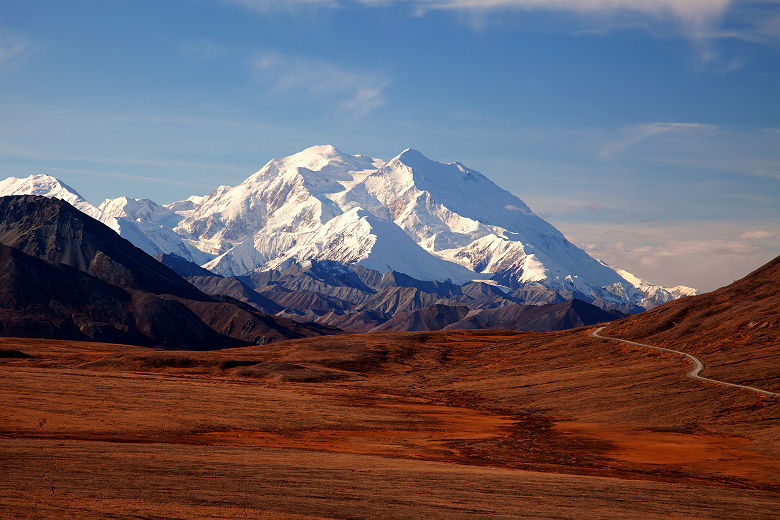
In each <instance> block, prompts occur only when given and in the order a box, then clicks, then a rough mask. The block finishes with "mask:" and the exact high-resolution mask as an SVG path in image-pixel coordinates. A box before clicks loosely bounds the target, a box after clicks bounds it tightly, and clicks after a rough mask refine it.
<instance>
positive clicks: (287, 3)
mask: <svg viewBox="0 0 780 520" xmlns="http://www.w3.org/2000/svg"><path fill="white" fill-rule="evenodd" d="M225 1H226V2H228V3H230V4H236V5H239V6H242V7H246V8H248V9H252V10H253V11H260V12H273V11H293V10H295V9H298V8H300V7H330V8H335V7H339V6H340V5H341V4H340V3H339V2H338V1H337V0H225Z"/></svg>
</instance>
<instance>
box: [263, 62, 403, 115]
mask: <svg viewBox="0 0 780 520" xmlns="http://www.w3.org/2000/svg"><path fill="white" fill-rule="evenodd" d="M253 71H254V74H255V77H256V78H257V79H258V80H259V81H261V82H262V83H263V84H265V85H268V86H269V89H270V91H271V92H275V93H278V94H281V93H298V94H303V95H305V96H307V97H309V98H312V99H318V100H324V101H332V100H335V102H336V103H338V104H339V106H340V108H341V109H342V110H344V111H346V112H348V113H350V114H352V115H353V116H355V117H362V116H365V115H367V114H369V113H371V112H373V111H374V110H376V109H377V108H379V107H381V106H382V105H384V104H385V103H386V100H385V97H384V90H385V88H387V86H388V85H389V84H390V80H389V79H388V78H387V76H385V75H384V74H382V73H378V72H369V71H359V70H350V69H347V68H344V67H343V66H342V65H339V64H337V63H331V62H328V61H323V60H318V59H312V58H306V57H301V56H289V55H285V54H280V53H277V52H268V53H264V54H262V55H260V56H259V57H258V58H257V59H255V60H254V63H253Z"/></svg>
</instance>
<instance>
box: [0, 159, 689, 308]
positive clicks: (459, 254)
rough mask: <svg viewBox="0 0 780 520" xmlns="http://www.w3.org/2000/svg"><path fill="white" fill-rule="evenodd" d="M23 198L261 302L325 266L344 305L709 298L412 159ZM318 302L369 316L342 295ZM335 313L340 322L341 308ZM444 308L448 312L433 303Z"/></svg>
mask: <svg viewBox="0 0 780 520" xmlns="http://www.w3.org/2000/svg"><path fill="white" fill-rule="evenodd" d="M21 194H33V195H42V196H47V197H55V198H59V199H63V200H65V201H67V202H69V203H70V204H72V205H73V206H74V207H76V208H77V209H79V210H80V211H82V212H84V213H86V214H87V215H89V216H91V217H94V218H96V219H98V220H100V221H101V222H103V223H104V224H105V225H107V226H108V227H109V228H111V229H113V230H114V231H115V232H117V233H118V234H119V235H120V236H121V237H123V238H126V239H127V240H129V241H130V242H132V243H133V244H134V245H135V246H137V247H138V248H140V249H142V250H143V251H145V252H146V253H148V254H150V255H160V254H165V255H170V254H173V255H176V256H177V257H180V258H181V259H184V260H186V261H188V262H191V263H193V264H196V266H199V267H201V268H202V269H205V270H206V271H207V272H208V273H209V274H206V271H204V272H201V275H202V276H213V275H219V276H222V277H241V278H244V279H245V280H244V281H245V282H246V279H252V280H254V281H253V282H252V283H250V284H249V285H250V286H251V289H253V290H254V289H257V288H258V287H259V286H261V285H262V284H259V282H258V280H262V279H268V280H272V279H274V278H277V279H280V278H281V279H289V278H290V276H289V275H290V272H289V271H288V270H289V269H292V270H293V271H295V270H298V271H300V270H301V269H304V270H305V269H310V267H306V266H311V265H317V266H320V267H322V266H328V270H329V272H331V273H333V272H336V271H338V272H340V273H341V274H340V275H339V276H340V277H341V278H342V279H344V280H347V279H349V280H350V281H349V282H348V283H346V284H345V285H344V287H346V288H348V289H347V290H345V291H346V292H345V291H341V292H342V293H344V294H346V293H349V292H350V291H351V290H352V289H357V290H363V291H364V292H365V289H366V288H368V289H370V290H371V291H374V290H375V288H373V287H371V284H370V283H366V280H361V273H363V274H365V273H378V275H377V274H372V275H371V276H373V277H374V278H376V277H377V276H379V277H380V278H381V277H382V276H383V275H384V274H386V273H394V274H393V275H392V276H394V277H395V278H398V279H400V278H403V277H407V278H410V279H413V280H416V281H417V282H416V283H418V282H419V283H418V285H419V284H420V283H423V282H426V283H438V284H440V285H441V284H444V286H458V287H463V288H465V289H462V290H461V293H464V292H465V293H468V292H479V293H486V294H490V295H491V298H493V297H496V298H497V301H501V300H507V301H508V302H510V303H513V304H515V303H517V304H523V303H530V304H551V303H561V302H562V301H564V300H571V299H573V298H577V299H580V300H583V301H586V302H589V303H591V304H595V305H597V306H599V307H601V308H603V309H607V310H620V311H622V312H636V311H639V310H644V309H648V308H652V307H654V306H656V305H659V304H661V303H664V302H667V301H670V300H672V299H675V298H678V297H680V296H685V295H692V294H695V290H694V289H691V288H689V287H684V286H678V287H672V288H665V287H662V286H659V285H655V284H651V283H649V282H646V281H644V280H641V279H639V278H637V277H635V276H633V275H632V274H630V273H628V272H626V271H624V270H621V269H616V268H613V267H611V266H609V265H607V264H605V263H604V262H602V261H600V260H597V259H594V258H592V257H591V256H589V255H588V254H587V253H586V252H585V251H583V250H582V249H580V248H578V247H576V246H575V245H573V244H572V243H571V242H569V241H568V240H567V239H566V238H565V237H564V236H563V234H562V233H560V232H559V231H558V230H557V229H555V227H553V226H552V225H551V224H549V223H548V222H546V221H545V220H543V219H542V218H540V217H539V216H538V215H536V214H535V213H534V212H533V211H531V209H530V208H529V207H528V206H527V205H526V204H525V203H524V202H523V201H522V200H520V199H519V198H518V197H516V196H514V195H513V194H511V193H509V192H508V191H506V190H504V189H502V188H500V187H498V186H497V185H496V184H494V183H493V182H492V181H490V180H489V179H488V178H487V177H485V176H484V175H482V174H481V173H479V172H477V171H475V170H472V169H469V168H467V167H465V166H464V165H462V164H460V163H457V162H454V163H440V162H436V161H432V160H430V159H428V158H426V157H425V156H423V155H422V154H421V153H419V152H417V151H415V150H412V149H407V150H405V151H403V152H402V153H401V154H399V155H398V156H396V157H394V158H393V159H391V160H389V161H387V162H385V161H382V160H379V159H373V158H369V157H366V156H363V155H348V154H344V153H342V152H340V151H338V150H337V149H335V148H334V147H332V146H314V147H311V148H308V149H306V150H303V151H302V152H299V153H297V154H294V155H291V156H289V157H285V158H281V159H273V160H271V161H270V162H268V163H267V164H266V165H265V166H263V168H261V169H260V170H259V171H258V172H256V173H255V174H253V175H251V176H250V177H249V178H247V179H246V180H245V181H243V182H242V183H240V184H238V185H237V186H233V187H231V186H219V187H218V188H217V189H216V190H215V191H213V192H212V193H210V194H208V195H205V196H192V197H189V198H187V199H185V200H181V201H177V202H172V203H170V204H165V205H160V204H157V203H155V202H154V201H151V200H149V199H133V198H129V197H119V198H116V199H107V200H105V201H104V202H103V203H101V204H100V205H99V206H98V207H96V206H94V205H92V204H90V203H89V202H87V201H86V200H84V198H83V197H81V196H80V195H79V194H78V192H77V191H76V190H74V189H72V188H71V187H69V186H67V185H66V184H64V183H63V182H61V181H59V180H57V179H56V178H54V177H51V176H48V175H44V174H39V175H33V176H30V177H27V178H24V179H18V178H14V177H10V178H8V179H5V180H4V181H0V196H4V195H21ZM312 262H314V264H312ZM188 269H192V266H190V267H189V268H188ZM264 273H265V274H264ZM274 273H277V274H274ZM279 273H286V274H279ZM350 273H351V274H350ZM180 274H181V273H180ZM355 280H359V281H361V283H356V282H354V281H355ZM288 281H289V280H288ZM386 282H387V280H385V285H386V286H387V283H386ZM212 283H213V282H212ZM222 283H224V282H222ZM258 284H259V285H258ZM361 284H362V286H361ZM336 285H338V284H336ZM276 286H277V288H279V289H281V288H283V289H284V290H286V291H288V290H292V288H291V287H290V286H289V284H284V283H282V284H280V283H276ZM402 286H403V284H402V285H400V286H397V287H402ZM385 288H386V287H385ZM265 289H270V288H268V287H266V288H265ZM417 289H420V290H423V288H422V287H417ZM294 290H298V289H297V288H295V289H294ZM261 292H271V291H270V290H266V291H261ZM313 292H314V293H317V295H318V296H319V297H320V298H324V299H325V300H333V298H336V299H338V300H346V301H348V302H349V303H350V305H349V306H353V307H354V304H355V301H350V298H342V297H339V296H337V295H334V294H332V293H333V291H332V290H331V289H330V288H329V289H328V290H327V291H326V292H324V293H323V292H317V290H315V291H313ZM352 292H354V291H352ZM423 292H427V291H425V290H423ZM434 292H436V291H434ZM344 294H342V296H343V295H344ZM505 295H511V297H509V298H504V296H505ZM266 296H267V297H268V295H266ZM272 296H274V297H273V298H269V299H270V300H272V301H275V302H276V304H277V305H280V306H281V307H285V308H287V307H288V306H286V305H283V304H282V303H279V301H278V300H279V299H281V296H279V295H272ZM440 296H441V295H440ZM296 298H300V295H298V296H296ZM312 298H313V299H312V303H313V302H314V300H315V299H316V298H314V296H312ZM477 299H479V298H477ZM483 299H484V298H483ZM353 300H354V299H353ZM321 303H322V302H321ZM331 303H335V304H336V305H334V306H333V309H335V310H339V306H338V305H337V304H338V302H337V301H335V300H334V301H332V302H331ZM434 303H447V302H434V301H431V302H430V303H428V304H429V305H430V304H434ZM449 303H454V304H455V305H458V304H462V303H466V305H469V303H467V302H463V301H455V302H449ZM471 303H472V304H473V301H472V302H471ZM483 303H487V302H483ZM491 305H492V306H496V304H495V302H493V303H488V306H491ZM424 306H425V305H418V306H417V307H416V308H421V307H424ZM482 306H484V305H478V306H477V307H482ZM260 307H262V305H261V306H260ZM298 307H300V305H298ZM342 307H343V306H342ZM275 308H276V307H274V306H269V307H268V309H267V310H268V311H272V310H273V309H275ZM470 308H471V309H474V308H475V307H474V306H471V307H470ZM331 310H332V309H331ZM369 310H373V309H369ZM406 310H414V309H411V308H410V309H406ZM396 311H397V309H396ZM277 312H278V310H277ZM321 317H322V314H321V315H319V316H318V317H317V319H319V318H321ZM298 318H301V316H298Z"/></svg>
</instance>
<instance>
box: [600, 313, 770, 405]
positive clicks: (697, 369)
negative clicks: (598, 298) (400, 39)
mask: <svg viewBox="0 0 780 520" xmlns="http://www.w3.org/2000/svg"><path fill="white" fill-rule="evenodd" d="M603 329H604V327H599V328H597V329H596V330H594V331H593V332H591V333H590V336H591V337H593V338H599V339H611V340H612V341H619V342H621V343H628V344H629V345H636V346H637V347H646V348H651V349H654V350H661V351H663V352H671V353H673V354H678V355H680V356H684V357H686V358H688V361H690V362H691V364H692V365H693V368H691V370H690V371H689V372H688V373H687V374H685V375H686V376H688V377H690V378H691V379H698V380H700V381H709V382H710V383H715V384H716V385H721V386H733V387H735V388H744V389H745V390H751V391H753V392H758V393H760V394H764V395H768V396H771V397H780V394H777V393H775V392H770V391H769V390H761V389H760V388H756V387H754V386H747V385H738V384H736V383H727V382H726V381H718V380H717V379H710V378H709V377H701V376H700V375H699V374H700V373H701V372H702V370H704V363H702V361H701V360H700V359H699V358H697V357H695V356H692V355H691V354H688V353H687V352H681V351H679V350H672V349H670V348H663V347H654V346H653V345H645V344H644V343H637V342H636V341H628V340H626V339H620V338H611V337H609V336H601V335H600V334H599V332H601V331H602V330H603Z"/></svg>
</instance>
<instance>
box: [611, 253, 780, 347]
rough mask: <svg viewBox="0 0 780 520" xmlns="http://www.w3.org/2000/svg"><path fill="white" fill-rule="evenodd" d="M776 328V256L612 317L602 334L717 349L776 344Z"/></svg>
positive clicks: (779, 341) (779, 291)
mask: <svg viewBox="0 0 780 520" xmlns="http://www.w3.org/2000/svg"><path fill="white" fill-rule="evenodd" d="M778 330H780V256H778V257H777V258H775V259H774V260H772V261H771V262H769V263H767V264H765V265H763V266H761V267H759V268H758V269H756V270H755V271H753V272H752V273H750V274H748V275H747V276H745V277H744V278H741V279H739V280H737V281H735V282H734V283H732V284H730V285H727V286H726V287H722V288H720V289H717V290H715V291H713V292H709V293H704V294H700V295H697V296H686V297H685V298H680V299H678V300H674V301H671V302H668V303H665V304H663V305H661V306H659V307H656V308H655V309H652V310H649V311H647V312H644V313H642V314H638V315H636V316H631V317H629V318H626V319H625V320H621V321H619V322H616V323H615V324H613V325H612V326H610V327H609V329H608V330H607V331H605V332H604V334H605V335H619V336H620V337H624V338H629V339H637V340H641V339H646V340H648V342H651V343H652V342H653V341H654V342H655V343H654V344H658V343H662V344H665V345H678V346H679V345H682V344H685V345H686V346H687V347H688V348H691V349H694V350H717V349H724V348H732V347H736V348H751V347H752V346H758V345H774V346H776V347H778V348H780V337H778ZM651 340H652V341H651Z"/></svg>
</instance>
